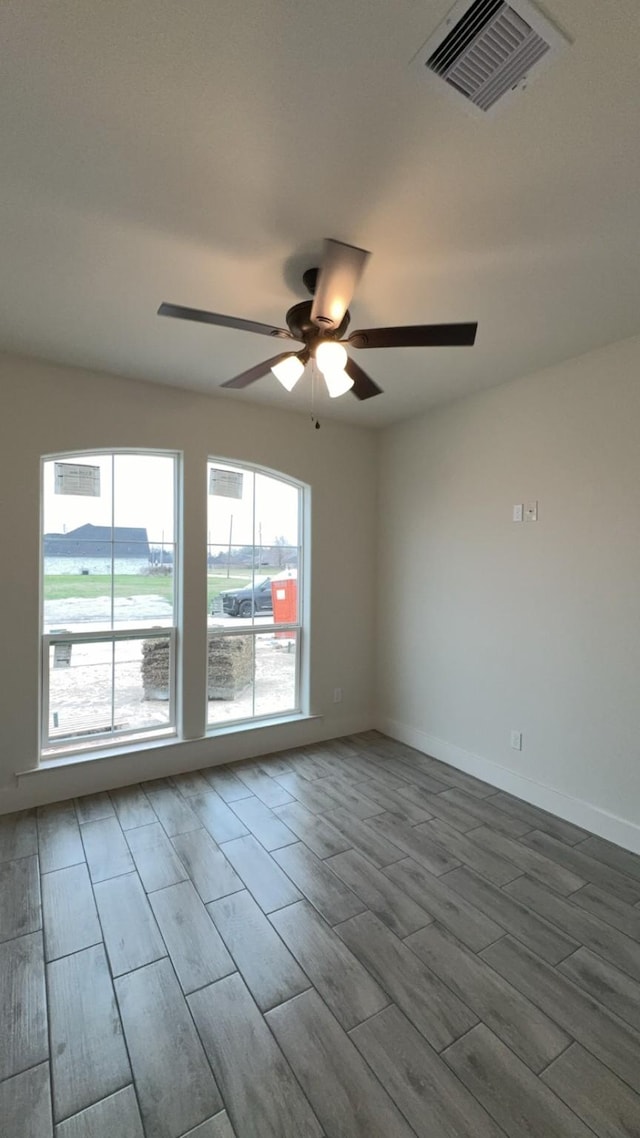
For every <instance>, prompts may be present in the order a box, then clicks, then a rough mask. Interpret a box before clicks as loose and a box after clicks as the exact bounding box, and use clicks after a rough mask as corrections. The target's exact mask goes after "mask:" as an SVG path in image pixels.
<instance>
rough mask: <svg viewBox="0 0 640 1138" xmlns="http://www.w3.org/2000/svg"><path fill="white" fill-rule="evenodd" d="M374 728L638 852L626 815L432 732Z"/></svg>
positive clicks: (387, 722) (387, 724)
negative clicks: (525, 773)
mask: <svg viewBox="0 0 640 1138" xmlns="http://www.w3.org/2000/svg"><path fill="white" fill-rule="evenodd" d="M376 727H377V729H378V730H379V731H382V732H383V733H384V734H385V735H389V736H390V737H391V738H392V739H397V740H398V742H400V743H406V745H407V746H408V747H415V749H416V750H417V751H422V753H423V754H425V755H432V756H433V758H434V759H440V760H441V762H443V763H449V765H450V766H452V767H457V768H458V770H461V771H466V772H467V774H472V775H475V776H476V778H480V779H482V780H483V781H484V782H489V783H491V785H492V786H495V787H497V788H498V790H506V791H507V792H508V793H509V794H513V795H515V797H516V798H522V799H523V801H524V802H530V803H531V805H532V806H540V807H541V808H542V809H543V810H548V811H549V813H551V814H556V815H557V816H558V818H564V820H565V821H566V822H573V823H574V825H575V826H580V827H581V828H582V829H585V830H589V831H590V832H591V833H593V834H597V835H598V836H599V837H601V838H606V839H607V841H610V842H615V844H616V845H618V846H623V847H624V849H627V850H630V851H631V853H637V854H640V826H638V825H636V824H635V823H634V822H630V821H629V820H628V819H626V818H619V817H618V816H617V815H616V814H611V813H610V812H609V811H608V810H603V809H602V808H601V807H600V806H594V804H593V803H592V802H585V801H584V799H581V798H574V797H572V796H571V795H569V794H565V793H564V791H561V790H556V789H555V788H554V787H553V786H547V785H546V784H545V783H542V782H537V781H536V780H535V779H532V778H528V777H527V776H526V775H522V774H518V773H517V772H516V771H512V770H509V768H508V767H503V766H501V765H500V763H496V762H494V761H493V760H492V759H486V758H484V757H483V756H482V755H476V754H474V753H473V752H472V751H466V750H464V748H462V747H458V746H456V745H455V743H449V742H448V741H447V740H446V739H439V738H438V737H437V736H436V735H428V734H427V733H426V732H424V731H420V730H418V728H416V727H410V726H408V725H407V724H405V723H399V722H398V721H397V720H395V719H380V720H379V721H378V722H377V723H376Z"/></svg>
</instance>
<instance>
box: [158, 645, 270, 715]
mask: <svg viewBox="0 0 640 1138" xmlns="http://www.w3.org/2000/svg"><path fill="white" fill-rule="evenodd" d="M252 640H253V637H251V636H220V634H219V633H218V634H216V633H211V632H210V633H209V636H208V663H207V697H208V699H235V697H236V696H237V695H239V694H240V692H242V691H244V690H245V688H246V687H247V686H248V685H249V684H250V683H251V681H252V679H253V644H252ZM141 671H142V686H143V689H144V698H145V699H156V700H165V701H166V700H168V698H169V640H168V638H167V637H154V638H153V639H152V640H144V641H143V642H142V665H141Z"/></svg>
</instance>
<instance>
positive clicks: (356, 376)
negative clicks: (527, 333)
mask: <svg viewBox="0 0 640 1138" xmlns="http://www.w3.org/2000/svg"><path fill="white" fill-rule="evenodd" d="M368 259H369V253H367V251H366V250H365V249H359V248H358V247H357V246H356V245H346V244H345V243H344V242H342V241H334V240H332V239H331V238H327V240H325V242H324V252H323V257H322V264H321V266H320V268H319V269H315V268H314V269H307V271H306V272H305V273H304V274H303V282H304V284H305V286H306V288H307V289H308V291H309V292H310V293H311V296H312V298H313V299H312V300H306V301H302V302H301V303H299V304H294V305H293V307H292V308H290V309H289V311H288V312H287V315H286V323H287V327H286V328H278V327H277V326H274V325H271V324H259V323H258V322H256V321H255V320H243V319H240V318H239V317H237V316H223V315H222V314H221V313H218V312H206V311H203V310H201V309H199V308H185V307H184V306H182V305H179V304H168V303H166V302H165V303H163V304H161V305H160V307H159V309H158V315H159V316H171V317H174V318H176V319H178V320H193V321H196V322H199V323H202V324H215V325H218V326H219V327H222V328H236V329H238V330H240V331H244V332H255V333H257V334H258V335H261V336H271V337H273V338H276V339H280V340H288V341H292V342H296V341H297V342H298V343H301V344H302V345H303V347H302V349H301V350H300V351H298V352H295V351H291V350H290V351H286V352H281V353H280V354H279V355H277V356H272V357H271V358H270V359H268V360H263V361H262V363H259V364H256V365H255V366H254V367H252V368H249V369H248V370H247V371H243V372H242V373H241V374H240V375H236V376H234V377H233V379H228V380H227V381H226V383H223V384H222V387H230V388H236V389H237V388H243V387H248V386H249V385H250V384H251V383H255V381H256V380H257V379H261V378H262V376H264V375H267V374H268V372H269V371H271V372H272V373H273V375H274V376H275V377H276V379H277V380H278V381H279V382H280V383H281V384H282V386H283V387H284V388H286V390H287V391H292V390H293V388H294V387H295V385H296V383H297V382H298V380H299V379H300V376H301V375H302V373H303V371H304V369H305V366H306V364H307V363H308V362H309V360H310V359H313V360H314V361H315V363H316V364H317V365H318V368H319V369H320V371H321V372H322V374H323V376H324V380H325V383H326V385H327V390H328V392H329V395H330V397H331V398H332V399H337V398H338V397H339V396H340V395H344V394H345V393H346V392H347V391H352V392H353V394H354V395H355V397H356V399H360V400H364V399H371V398H372V397H373V396H374V395H381V394H382V388H381V387H378V384H377V383H375V382H374V381H373V380H372V379H371V377H370V376H369V375H367V373H366V372H365V371H363V369H362V368H361V367H360V365H359V364H357V363H356V362H355V360H353V359H352V358H351V357H350V356H349V354H348V352H347V347H351V348H356V349H357V350H361V349H363V348H405V347H413V348H419V347H462V346H465V345H467V346H470V345H471V344H473V343H474V342H475V338H476V331H477V328H478V325H477V324H417V325H412V326H408V327H398V328H366V329H358V330H357V331H355V332H352V333H351V335H350V336H348V337H347V339H343V337H344V336H345V334H346V332H347V329H348V327H349V323H350V320H351V313H350V312H349V304H350V303H351V300H352V297H353V294H354V291H355V289H356V286H357V284H358V282H359V280H360V277H361V276H362V272H363V270H364V266H365V264H366V262H367V260H368ZM345 345H346V346H345Z"/></svg>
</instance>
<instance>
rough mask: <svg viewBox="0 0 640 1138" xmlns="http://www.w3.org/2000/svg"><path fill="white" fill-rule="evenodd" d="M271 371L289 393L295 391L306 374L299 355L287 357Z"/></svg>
mask: <svg viewBox="0 0 640 1138" xmlns="http://www.w3.org/2000/svg"><path fill="white" fill-rule="evenodd" d="M271 371H272V372H273V374H274V375H275V377H276V379H277V380H279V381H280V383H281V384H282V386H283V387H284V388H286V390H287V391H293V389H294V387H295V385H296V383H297V382H298V380H299V379H300V376H301V375H302V373H303V372H304V364H303V362H302V360H301V359H300V358H299V356H297V355H293V356H285V358H284V359H283V360H281V361H280V363H278V364H274V366H273V367H272V368H271Z"/></svg>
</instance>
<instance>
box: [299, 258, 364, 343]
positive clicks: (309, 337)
mask: <svg viewBox="0 0 640 1138" xmlns="http://www.w3.org/2000/svg"><path fill="white" fill-rule="evenodd" d="M305 276H306V273H305ZM312 303H313V302H312V301H311V300H303V301H301V302H300V304H294V305H293V308H290V309H289V311H288V312H287V315H286V321H287V328H288V329H289V331H290V332H291V335H292V336H294V337H295V339H296V340H302V341H303V342H304V343H305V344H306V345H307V347H311V346H312V345H314V344H315V343H316V341H318V340H327V339H331V340H339V339H340V337H341V336H344V334H345V332H346V330H347V328H348V327H349V321H350V319H351V313H350V312H348V311H347V312H345V314H344V317H343V319H342V323H341V324H340V325H339V327H338V328H332V329H329V328H326V329H325V328H319V327H318V325H317V324H315V323H314V321H313V320H312V319H311V308H312Z"/></svg>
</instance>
